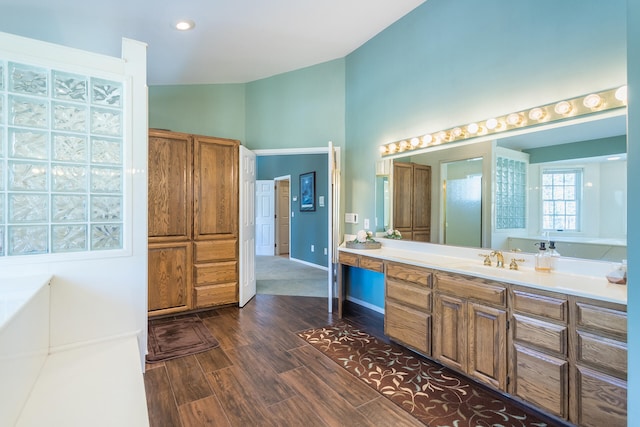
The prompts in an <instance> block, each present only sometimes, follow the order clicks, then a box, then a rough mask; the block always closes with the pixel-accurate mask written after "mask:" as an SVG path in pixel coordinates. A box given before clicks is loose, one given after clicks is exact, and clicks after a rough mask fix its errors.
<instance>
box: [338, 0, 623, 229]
mask: <svg viewBox="0 0 640 427" xmlns="http://www.w3.org/2000/svg"><path fill="white" fill-rule="evenodd" d="M625 17H626V6H625V0H611V1H606V2H602V1H596V0H588V1H583V0H563V1H556V0H541V1H536V2H522V1H507V0H486V1H481V2H479V1H477V0H456V1H447V0H429V1H427V2H425V3H423V4H422V5H421V6H419V7H418V8H416V9H415V10H414V11H413V12H411V13H410V14H408V15H406V16H405V17H404V18H402V19H401V20H399V21H397V22H396V23H394V24H393V25H391V26H390V27H389V28H387V29H386V30H384V31H383V32H381V33H380V34H378V35H377V36H376V37H374V38H373V39H371V40H370V41H369V42H367V43H366V44H365V45H363V46H362V47H360V48H359V49H357V50H356V51H354V52H353V53H351V54H350V55H348V56H347V58H346V89H347V90H346V140H347V144H346V152H345V155H344V158H345V163H346V164H345V166H344V168H343V173H344V174H345V182H346V185H345V188H344V189H343V191H344V192H345V193H347V194H348V195H349V196H348V197H347V199H346V201H345V205H344V209H345V211H346V212H356V213H359V214H360V216H361V217H363V218H374V213H375V198H374V197H373V194H374V188H373V185H374V179H373V176H374V175H375V169H374V165H375V161H376V160H377V159H378V158H379V152H378V147H379V145H381V144H383V143H386V142H391V141H397V140H400V139H404V138H407V137H412V136H417V135H423V134H425V133H431V132H435V131H438V130H441V129H446V128H449V127H453V126H457V125H463V124H466V123H469V122H472V121H477V120H482V119H486V118H488V117H492V116H496V115H501V114H506V113H509V112H512V111H518V110H520V109H524V108H527V107H533V106H536V105H543V104H546V103H548V102H553V101H556V100H558V99H564V98H569V97H572V96H575V95H579V94H585V93H589V92H591V91H593V90H597V89H606V88H611V87H616V86H618V85H620V84H622V83H624V82H625V81H626V33H625V32H626V29H625ZM586 29H595V30H586ZM357 228H358V225H355V226H351V225H346V226H345V231H346V232H348V233H354V232H355V231H357Z"/></svg>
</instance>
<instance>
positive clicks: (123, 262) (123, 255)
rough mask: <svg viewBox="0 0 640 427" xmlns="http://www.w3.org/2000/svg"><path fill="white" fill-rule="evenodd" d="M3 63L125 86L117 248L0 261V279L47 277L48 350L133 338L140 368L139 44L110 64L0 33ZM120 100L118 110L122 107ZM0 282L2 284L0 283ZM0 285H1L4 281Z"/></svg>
mask: <svg viewBox="0 0 640 427" xmlns="http://www.w3.org/2000/svg"><path fill="white" fill-rule="evenodd" d="M0 55H2V57H3V58H6V59H10V60H16V61H25V62H29V63H35V64H38V65H41V66H44V67H61V68H62V67H64V69H67V70H69V71H73V72H77V73H84V74H87V75H105V74H107V75H116V76H124V77H125V78H126V79H127V80H128V84H127V85H126V86H127V87H128V88H129V90H130V94H129V96H125V98H129V99H131V103H130V104H128V107H125V116H126V119H125V121H124V122H125V151H127V152H126V153H125V158H127V159H128V160H127V161H126V165H127V166H126V168H127V169H126V170H125V178H124V180H125V211H126V212H125V221H124V222H125V223H124V230H125V231H124V246H125V247H124V250H122V251H107V252H104V253H100V252H91V253H83V254H77V253H76V254H69V255H64V254H54V255H33V256H22V257H15V256H14V257H2V258H0V275H1V276H4V277H7V276H25V275H31V274H38V273H45V274H50V275H52V276H53V281H52V286H51V332H50V333H51V342H50V344H51V346H52V348H53V349H56V348H63V347H65V346H74V345H79V344H82V343H86V342H87V341H97V340H102V339H107V338H109V337H118V336H123V335H130V334H136V335H137V336H138V342H139V345H140V350H141V354H140V356H141V369H143V367H144V363H143V362H144V354H145V352H146V340H147V336H146V326H147V317H146V313H147V130H148V123H147V116H148V105H147V86H146V45H145V44H143V43H139V42H136V41H133V40H127V39H123V42H122V58H113V57H107V56H103V55H97V54H93V53H90V52H84V51H80V50H77V49H70V48H66V47H63V46H58V45H53V44H50V43H43V42H39V41H35V40H31V39H26V38H22V37H16V36H13V35H10V34H6V33H0ZM126 102H127V101H126V100H125V104H126ZM0 280H3V279H2V277H0ZM5 280H6V279H5Z"/></svg>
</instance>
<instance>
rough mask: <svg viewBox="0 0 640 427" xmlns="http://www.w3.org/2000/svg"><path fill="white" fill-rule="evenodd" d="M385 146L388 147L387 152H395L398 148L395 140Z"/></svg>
mask: <svg viewBox="0 0 640 427" xmlns="http://www.w3.org/2000/svg"><path fill="white" fill-rule="evenodd" d="M387 147H388V148H389V153H395V152H396V150H397V149H398V146H397V145H396V143H395V142H392V143H391V144H389V145H387Z"/></svg>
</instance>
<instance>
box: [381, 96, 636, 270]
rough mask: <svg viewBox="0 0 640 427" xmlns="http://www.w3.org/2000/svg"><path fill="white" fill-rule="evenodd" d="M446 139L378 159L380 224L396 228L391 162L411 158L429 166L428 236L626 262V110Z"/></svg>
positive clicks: (452, 241)
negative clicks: (548, 247)
mask: <svg viewBox="0 0 640 427" xmlns="http://www.w3.org/2000/svg"><path fill="white" fill-rule="evenodd" d="M448 145H450V146H441V147H433V148H434V149H433V150H432V149H427V150H424V151H422V152H420V153H415V152H409V153H406V154H405V155H398V156H394V158H393V159H384V160H381V161H380V162H381V163H383V164H385V166H383V167H381V166H379V167H377V168H376V170H377V176H376V216H377V218H376V219H377V220H376V224H377V230H376V231H384V230H385V229H388V228H390V227H391V228H394V227H395V224H394V177H393V170H394V167H393V163H394V162H395V163H411V164H414V165H427V166H430V168H431V180H430V181H431V182H430V186H431V189H430V197H431V200H430V217H431V218H430V223H431V229H430V235H429V238H428V240H427V241H428V242H431V243H439V244H448V245H455V246H466V247H481V248H491V249H499V250H503V251H510V250H521V251H523V252H531V253H533V252H535V251H536V246H535V243H536V242H540V241H542V240H545V241H546V240H549V241H555V242H556V248H557V249H558V251H559V252H560V254H561V255H562V256H568V257H575V258H584V259H592V260H601V261H615V262H620V261H621V260H622V259H626V257H627V256H626V253H627V250H626V238H627V232H626V230H627V216H626V215H627V205H626V204H627V176H626V173H627V161H626V152H627V139H626V110H625V109H624V108H622V109H618V110H615V111H609V112H608V113H604V114H600V115H593V116H588V117H582V118H580V119H574V120H566V121H563V122H561V123H555V124H553V125H547V126H536V127H531V128H527V129H522V130H520V131H519V132H518V133H517V134H514V133H512V134H511V135H510V134H509V133H508V132H505V133H503V134H501V135H495V136H494V137H493V138H485V139H478V140H477V141H473V140H472V141H467V142H465V143H462V144H448ZM396 191H397V190H396ZM395 203H396V204H397V203H404V206H405V207H406V206H407V204H408V203H412V202H411V201H409V200H404V201H403V200H400V201H398V200H395ZM409 234H410V233H409ZM407 237H408V238H411V236H410V235H409V236H407ZM416 240H420V239H416Z"/></svg>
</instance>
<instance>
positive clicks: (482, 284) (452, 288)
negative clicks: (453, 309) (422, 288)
mask: <svg viewBox="0 0 640 427" xmlns="http://www.w3.org/2000/svg"><path fill="white" fill-rule="evenodd" d="M435 276H436V282H435V283H436V287H437V288H438V289H440V290H442V291H443V292H447V293H450V294H453V295H456V296H459V297H461V298H465V299H475V300H479V301H484V302H488V303H491V304H494V305H500V306H506V304H507V288H506V286H503V285H501V284H499V283H497V282H493V281H490V280H485V279H481V278H478V277H469V276H462V275H459V274H450V273H444V272H438V273H437V274H436V275H435Z"/></svg>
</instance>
